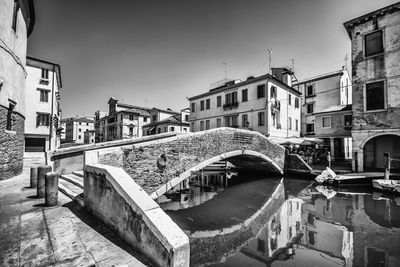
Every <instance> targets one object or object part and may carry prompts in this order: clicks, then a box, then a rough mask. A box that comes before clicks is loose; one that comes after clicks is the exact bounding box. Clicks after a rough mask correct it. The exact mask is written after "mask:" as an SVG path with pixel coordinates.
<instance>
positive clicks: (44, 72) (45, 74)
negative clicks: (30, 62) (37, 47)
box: [41, 69, 49, 79]
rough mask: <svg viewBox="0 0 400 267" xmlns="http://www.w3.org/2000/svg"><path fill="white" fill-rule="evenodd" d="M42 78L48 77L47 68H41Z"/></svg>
mask: <svg viewBox="0 0 400 267" xmlns="http://www.w3.org/2000/svg"><path fill="white" fill-rule="evenodd" d="M41 77H42V79H49V70H46V69H42V76H41Z"/></svg>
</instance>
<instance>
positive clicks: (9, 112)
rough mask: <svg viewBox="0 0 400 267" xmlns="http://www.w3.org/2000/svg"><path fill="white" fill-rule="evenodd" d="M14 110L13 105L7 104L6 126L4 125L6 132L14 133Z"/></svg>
mask: <svg viewBox="0 0 400 267" xmlns="http://www.w3.org/2000/svg"><path fill="white" fill-rule="evenodd" d="M14 108H15V104H14V103H9V106H8V109H7V125H6V130H8V131H14V123H13V122H14Z"/></svg>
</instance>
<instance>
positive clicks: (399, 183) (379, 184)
mask: <svg viewBox="0 0 400 267" xmlns="http://www.w3.org/2000/svg"><path fill="white" fill-rule="evenodd" d="M372 185H373V187H374V188H376V189H378V190H382V191H386V192H393V193H397V194H400V180H387V179H374V180H372Z"/></svg>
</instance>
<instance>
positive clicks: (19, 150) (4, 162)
mask: <svg viewBox="0 0 400 267" xmlns="http://www.w3.org/2000/svg"><path fill="white" fill-rule="evenodd" d="M24 124H25V119H24V118H23V117H22V116H21V115H19V114H18V113H14V114H13V122H12V129H13V131H7V130H6V126H7V109H6V108H4V107H3V106H0V180H5V179H8V178H11V177H13V176H15V175H18V174H20V173H21V172H22V168H23V158H24V146H25V145H24V144H25V142H24Z"/></svg>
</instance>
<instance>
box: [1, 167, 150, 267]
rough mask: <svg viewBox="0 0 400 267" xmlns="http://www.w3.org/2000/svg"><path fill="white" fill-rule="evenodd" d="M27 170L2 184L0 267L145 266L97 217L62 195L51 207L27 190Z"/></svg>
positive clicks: (31, 190)
mask: <svg viewBox="0 0 400 267" xmlns="http://www.w3.org/2000/svg"><path fill="white" fill-rule="evenodd" d="M28 186H29V169H25V170H24V173H23V174H22V175H19V176H17V177H14V178H11V179H9V180H5V181H0V240H1V241H0V266H135V267H136V266H145V265H144V264H143V262H145V261H143V260H138V259H140V257H139V256H138V255H137V254H136V253H135V251H133V250H132V249H131V248H130V247H129V246H128V245H127V244H126V243H124V242H123V241H122V240H121V239H120V238H118V237H117V236H115V235H114V234H112V233H111V232H110V230H109V229H108V228H106V227H105V226H104V225H102V224H101V223H99V222H98V221H97V220H96V218H94V217H93V216H92V215H90V214H89V213H87V212H86V210H85V209H83V208H80V207H79V206H78V205H76V204H75V203H74V202H72V201H70V199H69V198H67V197H66V196H64V195H63V194H61V193H60V192H59V199H60V205H59V206H57V207H54V208H47V207H45V206H44V205H43V204H44V199H37V198H36V197H35V195H36V190H35V189H31V188H28Z"/></svg>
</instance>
